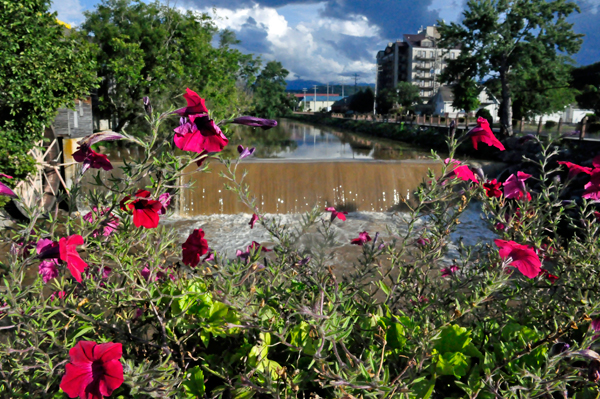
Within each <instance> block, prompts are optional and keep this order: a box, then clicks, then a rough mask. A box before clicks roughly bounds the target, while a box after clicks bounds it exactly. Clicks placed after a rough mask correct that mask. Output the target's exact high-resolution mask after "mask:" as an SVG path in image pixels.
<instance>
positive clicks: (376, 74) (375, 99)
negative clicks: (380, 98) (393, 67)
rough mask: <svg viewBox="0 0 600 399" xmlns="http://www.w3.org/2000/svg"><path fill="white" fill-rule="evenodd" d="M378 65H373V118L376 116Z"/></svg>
mask: <svg viewBox="0 0 600 399" xmlns="http://www.w3.org/2000/svg"><path fill="white" fill-rule="evenodd" d="M379 71H380V69H379V65H375V96H373V116H375V115H377V77H378V75H379Z"/></svg>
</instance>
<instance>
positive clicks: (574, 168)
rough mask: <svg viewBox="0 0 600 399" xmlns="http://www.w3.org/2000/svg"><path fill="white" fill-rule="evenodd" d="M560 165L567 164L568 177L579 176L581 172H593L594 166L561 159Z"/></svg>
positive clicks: (589, 173)
mask: <svg viewBox="0 0 600 399" xmlns="http://www.w3.org/2000/svg"><path fill="white" fill-rule="evenodd" d="M558 164H559V165H565V166H566V167H567V168H568V169H569V174H568V175H567V179H571V178H572V177H574V176H577V175H578V174H580V173H585V174H588V175H591V174H592V168H587V167H585V166H579V165H577V164H574V163H572V162H563V161H559V162H558Z"/></svg>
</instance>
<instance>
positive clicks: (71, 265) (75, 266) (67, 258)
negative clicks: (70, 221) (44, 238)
mask: <svg viewBox="0 0 600 399" xmlns="http://www.w3.org/2000/svg"><path fill="white" fill-rule="evenodd" d="M83 243H84V242H83V237H82V236H80V235H78V234H74V235H72V236H69V237H68V238H65V237H63V238H61V239H60V240H59V242H58V245H59V249H60V259H61V260H62V261H63V262H65V263H66V264H67V269H69V271H70V272H71V274H72V275H73V277H74V278H75V280H77V282H79V283H81V273H82V272H83V271H84V270H85V268H86V267H87V266H88V264H87V263H85V261H84V260H83V259H81V256H79V253H78V252H77V246H78V245H83Z"/></svg>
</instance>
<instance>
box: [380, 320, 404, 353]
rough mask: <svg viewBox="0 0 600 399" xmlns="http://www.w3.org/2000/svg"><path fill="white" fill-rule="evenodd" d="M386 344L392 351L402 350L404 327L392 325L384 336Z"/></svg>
mask: <svg viewBox="0 0 600 399" xmlns="http://www.w3.org/2000/svg"><path fill="white" fill-rule="evenodd" d="M385 340H386V341H387V344H388V345H389V346H390V347H392V348H394V349H402V348H404V345H405V344H406V337H405V333H404V327H402V325H401V324H399V323H392V325H391V326H390V328H389V329H388V330H387V333H386V334H385Z"/></svg>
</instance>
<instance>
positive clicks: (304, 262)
mask: <svg viewBox="0 0 600 399" xmlns="http://www.w3.org/2000/svg"><path fill="white" fill-rule="evenodd" d="M197 104H198V103H196V105H197ZM188 111H189V109H187V111H186V110H183V111H180V113H181V112H183V113H186V112H188ZM198 111H199V110H196V111H195V112H198ZM168 116H169V114H168V113H165V114H160V115H159V114H152V116H151V117H149V118H148V122H149V123H150V125H151V127H152V135H151V137H149V138H148V139H147V140H139V139H137V138H135V137H131V136H128V135H123V136H122V139H123V140H127V141H131V142H134V143H136V144H137V145H139V146H140V147H141V148H143V150H144V155H143V156H142V157H141V159H139V160H132V161H131V162H128V163H126V164H124V166H122V167H121V169H122V174H123V177H122V178H112V179H109V180H102V179H101V178H100V175H99V174H97V175H96V177H95V179H94V184H95V187H92V188H89V187H85V186H82V185H81V181H82V179H81V174H82V173H83V172H82V170H83V169H82V170H80V172H79V173H78V175H77V176H76V177H75V178H74V184H73V186H72V187H71V190H70V192H69V195H68V196H67V197H65V200H66V201H67V202H68V203H69V204H70V205H71V207H70V210H71V211H70V212H65V213H60V212H58V211H57V212H54V213H51V214H47V215H44V214H42V213H41V211H40V210H39V209H36V208H28V212H29V220H30V221H29V223H27V224H24V225H12V226H10V227H8V228H5V229H4V230H3V232H2V241H3V243H4V245H7V246H9V247H10V252H9V253H8V254H7V255H6V256H7V259H6V260H5V261H3V263H2V278H3V281H4V284H3V285H2V287H1V288H0V289H1V291H0V292H1V296H2V298H1V301H0V303H1V304H2V305H1V307H0V311H1V312H2V316H0V317H1V319H0V320H1V327H0V328H1V330H0V335H1V338H2V339H0V373H2V379H0V393H1V394H2V396H10V397H57V398H58V397H65V395H64V394H60V393H59V387H62V389H63V390H64V391H66V392H67V393H68V394H69V395H71V396H76V395H77V394H78V393H79V392H80V391H77V389H79V388H82V389H85V388H86V384H87V383H84V382H81V381H80V384H79V385H77V386H74V385H73V384H74V383H71V382H69V379H70V377H72V376H73V375H76V373H77V372H85V370H86V369H85V367H88V368H90V369H91V368H92V367H93V369H94V374H93V376H92V377H93V378H97V377H98V376H99V375H106V374H110V375H112V376H113V377H111V380H110V384H108V383H107V387H108V388H106V390H107V391H110V392H108V393H109V394H110V393H112V396H113V397H126V398H141V397H178V398H192V397H221V398H222V397H236V398H241V397H246V398H249V397H252V396H256V397H261V398H266V397H310V396H316V395H319V396H320V397H327V398H334V397H339V398H341V397H358V396H362V397H365V398H366V397H415V398H429V397H436V398H437V397H439V398H442V397H473V398H474V397H484V398H494V397H506V398H517V397H523V396H526V397H543V396H545V395H546V396H548V395H549V396H551V397H554V396H553V395H556V396H557V397H558V395H563V393H565V392H567V393H568V395H570V396H576V397H595V396H597V395H598V386H597V385H596V382H597V381H598V380H600V355H598V353H597V352H596V348H597V345H598V343H597V339H598V337H597V335H595V334H597V330H600V320H598V319H599V317H598V314H599V313H600V301H599V299H600V275H599V273H598V265H597V259H598V255H599V249H598V236H599V233H600V225H599V224H598V222H597V220H596V217H597V216H596V214H594V208H593V205H592V204H591V203H590V202H588V200H587V199H584V200H582V201H581V202H580V203H575V202H565V201H563V198H561V193H562V192H563V190H564V189H565V187H567V186H568V185H570V184H572V182H573V179H567V180H565V179H562V180H561V179H555V178H553V177H554V176H555V175H556V174H557V173H559V170H558V169H557V168H556V167H555V164H553V162H552V159H553V158H555V157H556V156H557V154H558V150H557V149H556V145H555V144H556V143H555V142H551V141H549V142H539V145H540V147H541V153H540V154H539V157H537V158H534V159H535V161H533V164H532V165H531V169H532V170H535V171H536V177H537V178H538V179H539V181H538V184H537V185H536V186H535V188H533V186H532V181H534V179H530V175H528V174H525V173H523V172H519V173H516V174H514V175H511V176H510V177H509V178H508V179H506V181H505V182H504V185H502V183H500V182H497V181H495V180H491V181H490V180H487V179H485V177H483V176H478V175H477V174H474V173H473V170H472V169H470V167H469V166H468V165H466V164H463V163H460V162H458V161H456V160H454V159H453V158H454V156H455V150H456V148H457V146H458V144H459V143H460V141H462V140H464V139H465V138H466V137H461V138H457V137H455V136H454V132H452V134H451V135H450V136H449V137H447V142H448V159H447V160H446V161H442V159H441V158H440V157H439V156H437V155H433V158H434V159H436V160H438V161H439V162H440V164H441V165H442V166H441V173H439V174H435V173H434V172H433V171H430V172H429V174H428V176H427V178H426V179H425V181H424V182H423V183H422V184H421V186H420V187H419V188H418V189H417V190H416V192H415V193H414V200H410V201H409V200H408V199H405V198H402V199H401V203H402V205H403V206H404V207H405V209H406V212H404V213H402V214H399V215H398V217H397V219H396V220H397V222H396V224H394V225H392V226H390V229H391V232H392V238H391V239H390V240H389V241H386V242H384V241H382V239H381V237H380V236H379V235H378V234H377V233H375V234H374V233H373V232H358V231H357V232H356V235H357V238H355V239H354V240H353V241H352V242H353V243H354V244H357V245H359V246H360V247H361V249H362V251H361V252H362V253H361V254H360V256H359V257H358V259H357V260H356V267H354V268H352V269H351V271H350V272H349V273H348V274H347V275H345V276H341V275H339V274H336V273H334V270H333V269H332V266H331V264H330V262H331V261H332V259H333V258H334V255H335V248H336V247H337V245H338V240H339V237H338V235H337V231H338V229H337V228H336V225H338V224H340V223H344V221H345V220H346V217H353V215H348V216H346V213H345V212H343V211H342V210H340V209H336V208H335V207H330V208H327V209H325V212H324V211H323V210H322V209H314V210H313V211H311V212H308V213H306V214H305V215H304V216H303V217H302V219H301V220H300V221H299V222H298V225H297V226H294V225H286V224H283V223H281V222H280V221H278V220H277V218H276V217H268V216H266V215H264V214H263V213H261V211H260V207H259V205H258V202H257V201H256V199H255V198H254V197H253V196H252V194H251V192H250V190H249V187H248V186H247V185H246V184H245V183H244V175H245V174H244V173H241V176H240V172H239V171H238V168H239V167H240V161H241V160H242V158H243V157H245V156H248V153H249V151H244V149H243V148H242V149H241V150H240V151H241V156H240V158H239V159H236V160H234V161H227V160H223V161H222V162H224V164H225V166H226V172H225V173H224V174H223V176H224V177H225V178H226V179H227V181H228V183H227V188H228V189H229V190H233V191H235V192H236V193H237V194H238V195H239V198H240V200H241V201H242V202H243V203H244V204H246V205H247V206H248V207H249V209H250V211H251V212H252V213H253V217H252V219H251V220H250V224H251V225H252V227H254V228H264V229H266V230H267V231H268V232H269V233H270V235H271V237H272V239H273V241H274V242H275V243H276V244H275V246H274V247H273V248H272V249H268V250H267V248H265V247H264V246H262V245H261V244H260V243H252V244H250V245H249V246H248V248H247V249H246V251H240V252H239V253H238V256H237V257H235V258H233V259H227V258H225V257H223V256H222V255H221V254H218V253H214V252H209V250H208V242H210V241H211V238H210V237H204V233H203V232H202V231H201V230H199V229H197V230H194V231H193V232H192V234H191V235H190V236H189V237H188V238H187V240H186V241H185V243H184V244H183V245H181V246H180V245H179V244H178V243H177V237H176V235H175V233H174V231H173V230H172V229H170V228H167V227H164V226H158V227H157V223H158V218H159V215H161V214H163V213H164V211H165V209H166V210H168V209H169V201H168V199H169V198H170V197H169V195H173V196H174V195H177V192H178V190H179V187H178V186H177V184H175V182H177V178H178V177H179V176H181V174H182V172H183V170H184V169H185V168H186V167H187V166H189V165H190V164H192V163H194V162H200V161H202V160H204V161H206V153H203V152H202V151H201V150H202V148H210V149H211V155H210V157H211V158H218V157H219V156H218V154H215V152H217V153H218V151H216V150H218V149H219V148H222V146H223V145H225V144H227V140H226V139H225V138H224V137H223V136H221V135H220V134H218V131H216V130H215V128H214V126H213V125H212V124H211V123H210V120H206V119H204V118H199V120H198V119H197V120H196V121H193V120H191V119H193V118H194V116H193V115H190V116H191V118H190V121H191V122H193V123H194V125H192V124H191V123H184V124H183V125H182V126H181V127H180V128H178V132H177V133H176V135H175V136H174V137H173V135H172V134H171V133H170V132H168V131H166V132H165V131H163V130H162V129H161V128H160V127H161V124H162V122H164V120H165V119H166V118H167V117H168ZM235 121H238V122H240V123H245V124H250V123H254V124H255V125H256V124H258V125H259V126H260V125H261V124H262V126H265V127H266V126H267V122H266V121H261V120H255V119H253V118H248V117H246V118H239V119H236V120H234V122H235ZM184 122H186V121H184ZM227 122H229V121H221V122H220V123H219V124H220V125H224V124H225V123H227ZM194 126H196V128H195V127H194ZM198 128H200V129H208V130H210V131H211V132H212V133H214V134H211V135H203V137H210V139H209V141H208V142H204V143H203V144H202V148H200V147H195V146H192V143H194V140H189V139H190V138H191V137H188V136H187V135H189V134H196V133H197V130H195V129H198ZM195 132H196V133H195ZM485 136H486V139H485V140H486V142H492V143H493V142H494V140H495V138H494V137H493V134H492V133H491V131H490V132H485ZM478 137H479V138H478V140H481V139H482V136H478ZM109 138H110V139H115V138H119V137H116V136H112V137H108V136H106V135H103V136H94V137H91V138H88V139H87V140H84V141H83V142H82V143H81V147H80V151H82V154H83V153H85V155H86V156H85V158H84V159H83V166H86V165H88V166H90V167H91V168H96V167H101V166H100V165H104V167H106V168H108V166H107V165H106V164H105V163H102V162H101V159H102V156H101V155H98V154H95V153H94V152H93V151H92V152H90V151H91V150H89V148H86V147H89V146H91V145H92V144H93V142H95V141H98V140H101V139H109ZM532 139H533V140H538V138H532ZM479 145H483V144H482V143H481V142H480V143H479ZM175 146H177V147H179V148H181V149H183V150H184V151H186V153H185V155H183V156H178V155H175V154H174V151H173V150H174V147H175ZM190 146H191V147H190ZM202 165H203V166H200V169H201V170H205V169H206V162H204V163H203V164H202ZM570 167H572V168H574V167H573V166H572V165H571V166H570ZM87 173H90V172H89V171H88V172H87ZM596 177H597V176H595V177H594V176H592V180H593V181H595V180H594V179H595V178H596ZM144 185H145V187H144V188H145V189H147V191H145V192H144V191H137V192H135V190H136V189H137V188H138V187H140V186H144ZM134 187H135V188H134ZM599 192H600V187H595V186H594V187H590V186H587V189H586V194H584V197H589V198H591V196H593V195H598V194H599ZM166 193H168V194H169V195H166ZM472 200H478V201H481V204H482V211H483V216H484V221H483V222H485V223H488V224H489V225H490V227H492V228H494V229H496V230H497V231H498V234H499V237H500V238H501V239H502V240H496V241H495V243H494V245H492V244H491V243H481V244H479V245H475V246H466V245H463V244H462V243H461V242H460V241H459V242H458V248H457V251H456V252H455V255H454V259H453V260H452V263H450V264H449V263H446V262H445V260H444V256H445V254H446V253H447V251H448V247H449V246H450V244H451V239H450V237H451V234H452V232H454V231H455V230H456V227H457V225H458V224H459V223H460V216H461V214H462V213H463V212H464V211H465V209H466V208H467V206H468V205H469V203H470V201H472ZM81 202H84V203H87V204H89V207H90V208H91V209H92V211H91V213H89V214H85V215H83V216H82V215H81V214H79V213H77V212H74V204H76V203H81ZM255 223H256V226H255V225H254V224H255ZM563 225H567V226H569V228H570V229H572V232H573V234H570V235H568V234H564V231H562V230H561V228H562V227H561V226H563ZM67 237H68V238H67ZM206 240H208V242H207V241H206ZM53 241H54V242H56V241H58V244H53ZM80 244H84V245H83V246H80ZM542 266H543V267H542ZM36 268H37V269H36ZM36 271H39V272H40V273H41V274H39V275H37V276H36V277H35V278H33V274H34V273H35V272H36ZM80 273H81V274H80ZM90 341H93V342H90ZM96 344H98V345H96ZM86 351H87V352H86ZM83 353H86V356H85V358H84V356H83V355H82V354H83ZM121 369H122V373H121ZM81 370H83V371H81ZM121 374H122V378H121ZM66 375H67V376H68V377H65V376H66ZM92 377H90V378H92ZM89 388H90V389H92V390H93V389H97V387H96V388H94V386H92V385H90V386H89ZM105 393H106V392H105ZM98 395H99V396H101V395H100V394H98Z"/></svg>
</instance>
